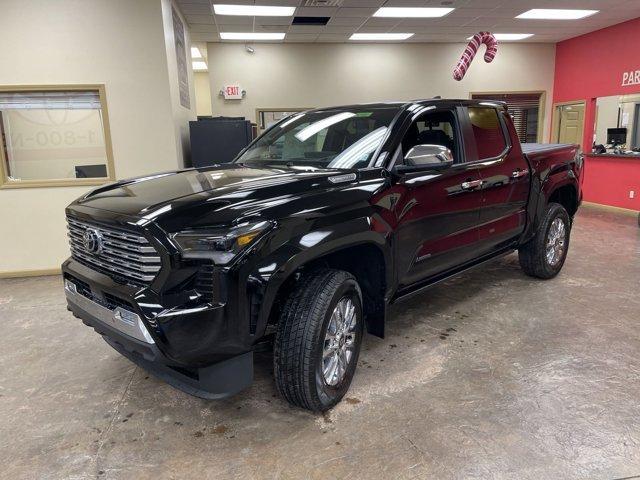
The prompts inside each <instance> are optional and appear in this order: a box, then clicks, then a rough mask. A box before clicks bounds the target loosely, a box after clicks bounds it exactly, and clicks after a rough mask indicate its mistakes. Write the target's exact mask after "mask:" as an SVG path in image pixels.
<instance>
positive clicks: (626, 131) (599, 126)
mask: <svg viewBox="0 0 640 480" xmlns="http://www.w3.org/2000/svg"><path fill="white" fill-rule="evenodd" d="M639 119H640V93H638V94H632V95H614V96H611V97H599V98H598V99H596V124H595V130H594V136H593V142H594V143H593V152H594V153H600V154H608V155H637V156H639V157H640V121H639Z"/></svg>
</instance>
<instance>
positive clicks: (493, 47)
mask: <svg viewBox="0 0 640 480" xmlns="http://www.w3.org/2000/svg"><path fill="white" fill-rule="evenodd" d="M483 43H484V44H485V45H486V46H487V51H486V52H485V53H484V61H485V62H487V63H491V62H492V61H493V59H494V58H495V56H496V53H497V52H498V41H497V40H496V37H494V36H493V35H492V34H491V33H489V32H480V33H476V34H475V35H474V36H473V38H472V39H471V41H470V42H469V44H468V45H467V48H465V49H464V52H462V56H461V57H460V60H459V61H458V65H456V68H454V69H453V78H455V79H456V80H458V81H460V80H462V79H463V78H464V75H465V73H467V69H468V68H469V65H471V61H472V60H473V57H475V56H476V53H477V52H478V48H480V45H481V44H483Z"/></svg>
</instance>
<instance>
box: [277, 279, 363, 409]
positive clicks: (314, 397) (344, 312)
mask: <svg viewBox="0 0 640 480" xmlns="http://www.w3.org/2000/svg"><path fill="white" fill-rule="evenodd" d="M363 324H364V321H363V314H362V293H361V291H360V287H359V286H358V283H357V281H356V279H355V278H354V277H353V276H352V275H351V274H349V273H347V272H344V271H341V270H333V269H322V270H316V271H313V272H310V273H308V274H306V275H304V276H303V277H302V278H301V280H300V281H299V283H298V285H297V286H296V288H295V290H294V291H293V292H292V293H291V294H290V296H289V298H288V300H287V301H286V302H285V305H284V308H283V310H282V314H281V315H280V321H279V323H278V327H277V330H276V339H275V344H274V356H273V359H274V374H275V378H276V386H277V387H278V391H279V392H280V394H281V395H282V396H283V397H284V398H285V399H286V400H287V401H288V402H289V403H291V404H292V405H295V406H298V407H301V408H305V409H307V410H312V411H315V412H324V411H326V410H329V409H330V408H331V407H333V406H334V405H336V404H337V403H338V402H339V401H340V400H341V399H342V397H343V396H344V395H345V394H346V393H347V390H348V389H349V385H350V384H351V379H352V378H353V375H354V373H355V370H356V365H357V363H358V355H359V353H360V345H361V343H362V334H363Z"/></svg>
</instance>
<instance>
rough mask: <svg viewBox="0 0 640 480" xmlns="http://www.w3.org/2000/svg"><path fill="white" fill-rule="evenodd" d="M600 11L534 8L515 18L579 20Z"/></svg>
mask: <svg viewBox="0 0 640 480" xmlns="http://www.w3.org/2000/svg"><path fill="white" fill-rule="evenodd" d="M599 11H600V10H569V9H561V8H534V9H531V10H528V11H526V12H524V13H521V14H520V15H518V16H517V17H516V18H522V19H529V20H579V19H581V18H585V17H589V16H591V15H595V14H596V13H598V12H599Z"/></svg>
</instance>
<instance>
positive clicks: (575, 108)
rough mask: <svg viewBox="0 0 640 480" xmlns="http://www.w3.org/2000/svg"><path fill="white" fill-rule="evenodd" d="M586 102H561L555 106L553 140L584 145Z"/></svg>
mask: <svg viewBox="0 0 640 480" xmlns="http://www.w3.org/2000/svg"><path fill="white" fill-rule="evenodd" d="M584 110H585V104H584V102H575V103H561V104H556V105H555V106H554V128H553V139H552V140H553V141H554V142H555V143H577V144H578V145H582V135H583V133H584Z"/></svg>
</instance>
